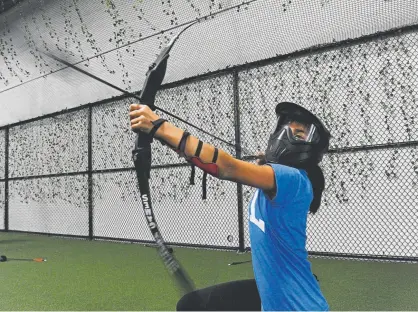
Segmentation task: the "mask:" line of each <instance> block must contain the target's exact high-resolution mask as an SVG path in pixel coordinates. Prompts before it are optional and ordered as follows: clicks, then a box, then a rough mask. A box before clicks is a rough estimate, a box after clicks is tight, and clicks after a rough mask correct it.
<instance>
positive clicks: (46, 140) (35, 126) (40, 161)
mask: <svg viewBox="0 0 418 312" xmlns="http://www.w3.org/2000/svg"><path fill="white" fill-rule="evenodd" d="M87 125H88V120H87V110H80V111H77V112H73V113H68V114H62V115H58V116H55V117H52V118H45V119H41V120H39V121H35V122H31V123H26V124H23V125H19V126H15V127H12V128H11V129H10V136H9V177H11V178H14V177H26V176H36V175H45V174H57V173H61V174H62V173H69V172H82V171H87V149H88V147H87V145H88V144H87V143H88V133H87V131H88V127H87Z"/></svg>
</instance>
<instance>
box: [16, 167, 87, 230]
mask: <svg viewBox="0 0 418 312" xmlns="http://www.w3.org/2000/svg"><path fill="white" fill-rule="evenodd" d="M88 214H89V210H88V184H87V175H76V176H63V177H49V178H39V179H38V178H37V179H24V180H15V181H9V229H10V230H16V231H29V232H40V233H52V234H67V235H78V236H87V235H88V230H89V217H88Z"/></svg>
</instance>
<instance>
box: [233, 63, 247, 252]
mask: <svg viewBox="0 0 418 312" xmlns="http://www.w3.org/2000/svg"><path fill="white" fill-rule="evenodd" d="M232 77H233V78H232V84H233V96H234V128H235V154H236V158H238V159H241V156H242V155H241V127H240V113H239V89H238V79H239V77H238V71H237V70H234V71H233V73H232ZM237 199H238V201H237V203H238V240H239V246H238V250H239V251H240V252H244V251H245V250H244V247H245V246H244V220H243V217H244V204H243V194H242V184H240V183H238V184H237Z"/></svg>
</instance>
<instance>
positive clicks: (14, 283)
mask: <svg viewBox="0 0 418 312" xmlns="http://www.w3.org/2000/svg"><path fill="white" fill-rule="evenodd" d="M0 254H1V255H6V256H7V257H9V258H20V257H22V258H34V257H46V258H47V259H48V261H47V262H43V263H35V262H21V261H8V262H2V263H0V310H3V311H5V310H6V311H8V310H32V311H33V310H38V311H39V310H73V311H74V310H96V311H97V310H113V311H114V310H118V311H123V310H129V311H139V310H174V309H175V305H176V302H177V300H178V299H179V295H178V293H177V291H176V290H175V288H174V285H173V282H172V280H171V279H170V278H169V276H168V274H167V272H166V271H165V268H164V267H163V265H162V263H161V261H160V259H159V258H158V256H157V252H156V250H155V249H153V248H148V247H144V246H141V245H137V244H123V243H115V242H103V241H85V240H75V239H65V238H56V237H48V236H38V235H28V234H21V233H4V232H0ZM175 255H176V256H177V258H178V259H179V260H180V261H181V262H182V264H183V265H184V267H185V268H186V270H187V271H188V272H189V273H190V275H191V276H192V278H193V279H194V281H195V283H196V285H197V286H198V287H204V286H209V285H212V284H214V283H219V282H225V281H231V280H236V279H245V278H251V277H252V276H253V274H252V270H251V265H250V264H242V265H237V266H228V265H227V264H228V263H230V262H232V261H243V260H247V259H250V255H249V254H244V255H238V254H236V253H234V252H226V251H210V250H196V249H188V248H175ZM311 261H312V268H313V271H314V273H316V274H317V275H318V277H319V279H320V283H321V287H322V290H323V292H324V294H325V296H326V298H327V299H328V302H329V304H330V307H331V309H332V310H392V311H393V310H409V311H411V310H412V311H417V310H418V296H417V294H418V264H402V263H379V262H364V261H346V260H330V259H312V260H311Z"/></svg>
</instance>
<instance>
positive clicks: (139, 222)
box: [93, 166, 239, 248]
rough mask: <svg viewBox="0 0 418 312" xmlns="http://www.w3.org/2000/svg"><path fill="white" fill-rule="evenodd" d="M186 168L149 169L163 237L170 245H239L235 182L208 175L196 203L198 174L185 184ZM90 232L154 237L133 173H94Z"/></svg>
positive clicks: (187, 169)
mask: <svg viewBox="0 0 418 312" xmlns="http://www.w3.org/2000/svg"><path fill="white" fill-rule="evenodd" d="M189 176H190V168H189V167H188V166H187V167H180V168H159V169H154V170H152V171H151V180H150V187H151V199H152V204H153V208H154V213H155V217H156V220H157V223H158V225H159V227H160V230H161V233H162V235H163V237H164V239H165V240H166V241H167V242H170V243H176V244H187V245H190V244H192V245H202V246H218V247H219V246H221V247H230V248H233V247H238V242H239V241H238V214H237V209H236V207H237V196H236V186H235V185H234V184H233V183H231V182H226V181H220V180H216V179H213V178H208V194H209V195H208V198H207V199H206V200H205V201H203V202H202V201H201V196H202V193H201V191H202V189H201V183H202V174H201V172H197V174H196V185H194V186H190V185H189V183H188V182H189ZM93 192H94V199H93V202H94V216H93V224H94V234H95V236H99V237H106V238H118V239H120V238H122V239H132V240H142V241H150V242H152V241H153V237H152V236H151V233H150V232H149V229H148V226H147V223H146V220H145V217H144V214H143V211H142V206H141V202H140V200H139V197H138V196H139V195H138V190H137V182H136V174H135V172H134V171H125V172H119V173H101V174H95V175H94V184H93Z"/></svg>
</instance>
